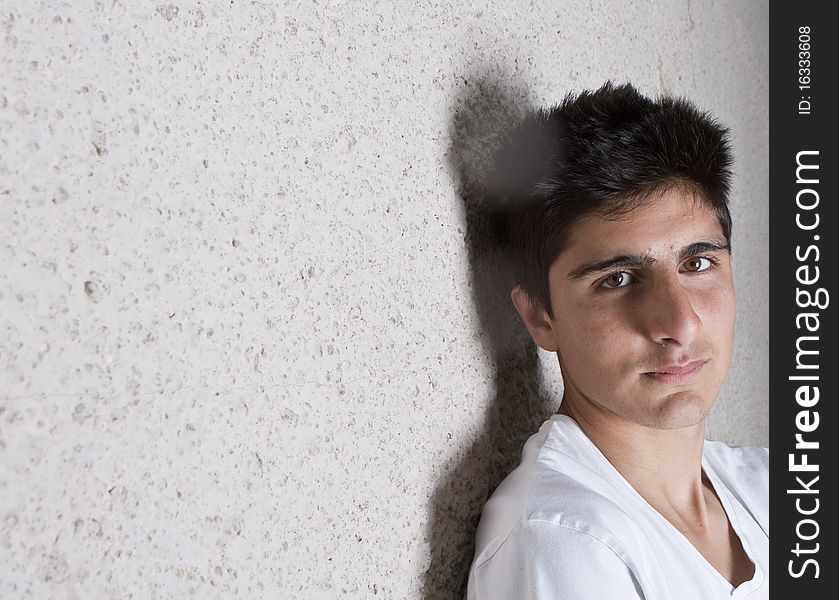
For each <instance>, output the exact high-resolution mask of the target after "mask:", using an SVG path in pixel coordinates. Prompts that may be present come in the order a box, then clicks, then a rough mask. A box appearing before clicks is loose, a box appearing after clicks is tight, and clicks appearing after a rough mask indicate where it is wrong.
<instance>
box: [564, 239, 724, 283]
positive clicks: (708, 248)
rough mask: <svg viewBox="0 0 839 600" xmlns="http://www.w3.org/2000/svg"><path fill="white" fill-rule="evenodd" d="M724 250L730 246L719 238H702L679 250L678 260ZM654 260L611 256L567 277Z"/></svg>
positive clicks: (646, 263)
mask: <svg viewBox="0 0 839 600" xmlns="http://www.w3.org/2000/svg"><path fill="white" fill-rule="evenodd" d="M726 250H730V246H729V245H728V244H726V243H725V242H722V241H719V240H703V241H700V242H694V243H692V244H689V245H687V246H685V247H684V248H682V249H681V250H680V251H679V261H680V262H681V261H683V260H687V259H688V258H690V257H691V256H696V255H697V254H703V253H708V252H722V251H726ZM655 262H656V259H655V258H653V257H652V256H650V255H649V254H631V255H621V256H613V257H611V258H607V259H605V260H598V261H595V262H591V263H586V264H584V265H580V266H579V267H576V268H574V269H573V270H572V271H571V272H570V273H568V279H570V280H576V279H582V278H584V277H588V276H590V275H594V274H597V273H603V272H604V271H610V270H612V269H616V268H620V267H649V266H652V265H653V264H655Z"/></svg>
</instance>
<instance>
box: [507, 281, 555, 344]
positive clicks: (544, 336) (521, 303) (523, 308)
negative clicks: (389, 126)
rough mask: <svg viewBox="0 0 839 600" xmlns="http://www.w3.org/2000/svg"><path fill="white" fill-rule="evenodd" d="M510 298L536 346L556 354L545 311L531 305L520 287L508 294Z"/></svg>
mask: <svg viewBox="0 0 839 600" xmlns="http://www.w3.org/2000/svg"><path fill="white" fill-rule="evenodd" d="M510 298H511V299H512V300H513V305H514V306H515V307H516V310H517V311H518V313H519V316H520V317H521V320H522V321H524V326H525V327H527V330H528V331H529V332H530V337H532V338H533V341H534V342H535V343H536V345H537V346H539V347H540V348H542V349H543V350H547V351H548V352H556V351H557V345H556V339H555V338H554V332H553V327H551V321H550V319H549V318H548V313H547V311H546V310H545V309H544V308H540V307H538V306H536V305H534V304H531V302H530V300H529V299H528V297H527V293H526V292H525V291H524V288H522V287H521V285H517V286H516V287H514V288H513V291H512V292H510Z"/></svg>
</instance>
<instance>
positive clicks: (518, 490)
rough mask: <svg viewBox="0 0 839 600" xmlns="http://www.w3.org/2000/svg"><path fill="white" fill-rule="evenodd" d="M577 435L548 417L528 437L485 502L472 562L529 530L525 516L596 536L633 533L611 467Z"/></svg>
mask: <svg viewBox="0 0 839 600" xmlns="http://www.w3.org/2000/svg"><path fill="white" fill-rule="evenodd" d="M576 435H578V434H577V432H576V431H575V430H574V429H573V428H571V427H570V426H569V425H568V423H563V422H560V421H557V420H552V421H549V422H548V423H546V424H545V425H544V426H543V427H542V428H541V429H540V431H539V433H537V434H535V435H534V436H532V437H531V438H530V439H529V440H528V441H527V443H526V444H525V447H524V450H523V451H522V460H521V463H520V464H519V466H518V467H517V468H516V469H515V470H514V471H513V472H512V473H510V474H509V475H508V476H507V477H506V478H505V479H504V481H502V483H501V485H499V486H498V488H497V489H496V490H495V492H494V493H493V494H492V496H491V497H490V499H489V500H488V501H487V502H486V504H485V506H484V509H483V513H482V515H481V522H480V525H479V527H478V535H477V540H476V553H475V561H476V562H479V561H480V560H481V558H482V557H483V556H487V555H491V554H492V553H493V552H494V551H495V550H496V549H497V548H498V547H499V545H500V544H501V543H503V542H504V540H506V539H507V538H508V537H509V536H510V534H511V532H512V531H514V530H516V529H518V528H522V527H524V529H525V530H529V527H530V526H529V525H527V523H528V522H529V521H533V522H539V523H545V524H552V526H554V527H558V528H560V529H559V530H555V532H557V531H566V530H567V531H581V532H585V533H587V534H589V535H590V536H592V537H593V538H595V539H599V538H603V539H613V538H615V537H617V538H623V539H627V538H630V539H634V538H635V532H633V531H630V530H631V529H632V528H633V527H636V525H635V523H634V521H633V519H632V518H631V517H630V516H629V515H628V514H627V512H626V510H625V509H624V508H623V505H624V504H625V503H624V502H623V498H622V496H621V495H620V492H619V491H618V490H619V488H620V485H619V482H616V481H615V476H614V473H613V471H614V469H612V467H611V466H610V465H607V464H605V459H604V458H602V456H601V457H598V456H597V455H596V449H594V448H593V446H592V445H591V443H590V442H588V441H587V439H586V440H584V439H581V438H579V439H577V438H575V436H576ZM588 446H591V448H588ZM548 529H549V530H550V528H548Z"/></svg>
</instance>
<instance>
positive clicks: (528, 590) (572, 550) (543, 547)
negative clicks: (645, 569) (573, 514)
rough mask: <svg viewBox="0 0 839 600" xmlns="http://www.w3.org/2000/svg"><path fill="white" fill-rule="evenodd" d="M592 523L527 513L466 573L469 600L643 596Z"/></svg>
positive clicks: (626, 562)
mask: <svg viewBox="0 0 839 600" xmlns="http://www.w3.org/2000/svg"><path fill="white" fill-rule="evenodd" d="M601 533H602V532H599V531H598V530H596V529H592V528H582V527H575V526H573V525H571V524H568V523H564V522H559V521H544V520H540V519H529V520H527V521H524V522H522V523H520V524H519V525H518V526H516V527H515V528H513V529H512V530H511V531H510V532H509V534H508V535H507V537H506V538H505V539H504V540H503V541H502V542H501V543H500V544H499V545H498V546H497V547H496V548H495V549H494V551H493V552H492V553H491V554H488V555H487V556H484V557H483V559H482V560H476V562H475V563H474V564H473V565H472V568H471V570H470V573H469V582H468V590H467V598H468V600H476V599H480V600H487V599H492V598H498V599H500V598H518V599H531V598H533V599H548V598H561V597H562V598H564V597H568V598H579V599H584V598H605V597H609V598H616V599H627V600H628V599H637V598H639V597H642V595H641V592H640V590H641V585H640V582H639V580H638V576H637V572H638V571H637V569H636V568H635V565H634V564H633V563H632V558H631V557H630V556H629V555H628V553H626V552H625V551H624V550H623V548H622V547H621V546H620V544H616V543H615V540H613V539H609V538H608V536H605V537H604V536H603V535H600V534H601Z"/></svg>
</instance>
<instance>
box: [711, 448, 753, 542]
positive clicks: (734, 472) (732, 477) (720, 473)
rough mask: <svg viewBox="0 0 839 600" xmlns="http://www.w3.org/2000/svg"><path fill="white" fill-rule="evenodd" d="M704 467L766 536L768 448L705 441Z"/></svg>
mask: <svg viewBox="0 0 839 600" xmlns="http://www.w3.org/2000/svg"><path fill="white" fill-rule="evenodd" d="M703 458H704V460H705V463H706V466H707V467H708V468H710V469H711V470H712V471H713V472H714V475H716V477H717V479H718V480H719V482H720V483H721V484H722V485H723V486H724V487H725V488H726V490H727V491H728V492H730V493H731V494H732V495H733V496H734V497H735V498H736V499H737V500H738V501H739V502H740V503H741V504H742V505H743V506H744V507H745V508H746V510H748V511H749V512H750V513H751V514H752V516H753V517H754V518H755V519H756V520H757V522H758V523H760V525H761V527H762V528H763V530H764V531H765V532H766V533H767V534H768V533H769V449H768V448H758V447H754V446H730V445H728V444H725V443H723V442H714V441H706V442H705V452H704V455H703Z"/></svg>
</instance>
